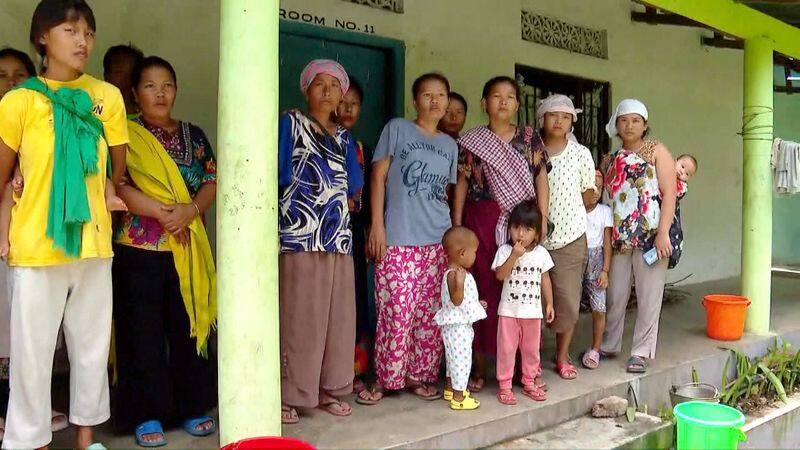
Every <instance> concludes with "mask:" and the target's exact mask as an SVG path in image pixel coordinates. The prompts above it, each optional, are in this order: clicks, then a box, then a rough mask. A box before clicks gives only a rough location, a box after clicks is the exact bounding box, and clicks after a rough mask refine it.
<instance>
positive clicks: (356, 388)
mask: <svg viewBox="0 0 800 450" xmlns="http://www.w3.org/2000/svg"><path fill="white" fill-rule="evenodd" d="M366 388H367V385H366V384H364V382H363V381H362V380H361V379H359V378H356V380H355V381H353V393H354V394H358V393H359V392H361V391H363V390H364V389H366Z"/></svg>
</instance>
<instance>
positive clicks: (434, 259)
mask: <svg viewBox="0 0 800 450" xmlns="http://www.w3.org/2000/svg"><path fill="white" fill-rule="evenodd" d="M449 92H450V84H449V82H448V81H447V78H445V77H444V76H442V75H440V74H436V73H428V74H425V75H422V76H421V77H419V78H417V79H416V80H415V81H414V85H413V87H412V93H413V95H414V107H415V108H416V110H417V118H416V119H415V120H414V121H410V120H405V119H400V118H398V119H392V120H391V121H390V122H389V123H388V124H386V126H385V127H384V128H383V132H382V133H381V137H380V140H379V141H378V146H377V148H376V149H375V156H374V157H373V160H372V179H371V192H372V193H371V197H370V202H371V206H372V227H371V231H370V236H369V243H368V251H369V252H370V254H371V256H372V257H373V258H374V259H375V260H376V266H375V298H376V304H377V310H378V326H377V332H376V335H375V370H376V374H377V383H376V385H375V386H374V387H373V388H372V389H369V390H364V391H362V392H361V393H359V397H358V399H357V401H358V402H359V403H362V404H376V403H378V401H380V399H381V398H382V397H383V393H382V389H390V390H399V389H408V390H410V391H412V392H413V393H414V394H415V395H417V396H418V397H420V398H422V399H425V400H434V399H437V398H439V396H440V394H439V392H438V391H437V390H436V388H435V387H433V386H431V385H432V384H434V383H436V380H437V378H438V375H439V364H440V361H441V357H442V340H441V337H440V336H439V329H438V327H437V326H436V324H435V323H434V322H433V316H434V314H435V313H436V310H437V309H438V305H439V300H440V295H441V281H442V273H443V272H444V268H445V266H446V264H447V261H446V259H447V258H446V255H445V252H444V250H443V249H442V245H441V241H442V236H443V235H444V233H445V231H447V229H448V228H450V226H451V222H450V209H449V207H448V205H447V188H448V185H450V184H454V183H455V181H456V171H457V163H458V161H457V159H458V158H457V155H458V148H457V147H456V143H455V141H453V139H452V138H451V137H450V136H448V135H447V134H445V133H442V132H440V131H438V130H437V126H438V124H439V120H441V118H442V117H443V116H444V114H445V112H446V110H447V104H448V94H449Z"/></svg>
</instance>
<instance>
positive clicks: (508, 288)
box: [492, 244, 553, 319]
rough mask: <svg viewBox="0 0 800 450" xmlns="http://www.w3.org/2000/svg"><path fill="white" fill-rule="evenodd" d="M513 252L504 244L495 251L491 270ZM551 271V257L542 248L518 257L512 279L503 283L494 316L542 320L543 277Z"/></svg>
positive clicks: (538, 246) (539, 246)
mask: <svg viewBox="0 0 800 450" xmlns="http://www.w3.org/2000/svg"><path fill="white" fill-rule="evenodd" d="M512 250H513V248H512V247H511V246H510V245H509V244H503V245H501V246H500V248H498V249H497V253H496V254H495V256H494V262H492V270H497V268H498V267H500V266H502V265H503V264H504V263H505V262H506V261H507V260H508V257H509V256H511V251H512ZM552 268H553V259H552V258H550V253H548V252H547V250H545V248H544V247H542V246H541V245H537V246H536V247H535V248H534V249H533V250H530V251H527V252H525V254H524V255H522V256H520V257H519V259H518V260H517V263H516V264H515V265H514V268H513V269H512V270H511V275H509V276H508V278H506V279H505V280H503V292H502V294H501V295H500V306H499V307H498V308H497V315H498V316H503V317H514V318H516V319H541V318H542V317H544V315H543V314H542V274H543V273H545V272H547V271H548V270H550V269H552Z"/></svg>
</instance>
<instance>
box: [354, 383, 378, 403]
mask: <svg viewBox="0 0 800 450" xmlns="http://www.w3.org/2000/svg"><path fill="white" fill-rule="evenodd" d="M365 393H366V394H368V395H369V397H370V398H364V397H362V395H364V394H365ZM377 394H380V397H378V398H375V395H377ZM383 396H384V392H383V390H381V389H376V388H375V387H371V388H368V389H364V390H363V391H361V392H359V393H358V395H356V403H358V404H359V405H365V406H372V405H377V404H378V403H380V401H381V400H382V399H383Z"/></svg>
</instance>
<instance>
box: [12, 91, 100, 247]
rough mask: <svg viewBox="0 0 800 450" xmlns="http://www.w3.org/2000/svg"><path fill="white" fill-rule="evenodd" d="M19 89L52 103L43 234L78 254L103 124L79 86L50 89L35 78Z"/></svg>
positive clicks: (89, 213) (89, 219)
mask: <svg viewBox="0 0 800 450" xmlns="http://www.w3.org/2000/svg"><path fill="white" fill-rule="evenodd" d="M19 88H22V89H30V90H32V91H36V92H39V93H41V94H42V95H44V96H45V97H47V98H48V99H49V100H50V103H51V104H52V108H53V128H54V130H55V145H54V148H53V184H52V186H51V187H50V205H49V208H48V211H47V237H49V238H50V239H52V240H53V246H54V247H56V248H59V249H61V250H63V251H64V253H66V254H67V256H71V257H78V256H80V253H81V228H82V226H83V224H84V223H87V222H89V221H91V220H92V213H91V211H90V210H89V201H88V199H87V197H86V176H87V175H93V174H96V173H97V140H98V139H99V138H100V137H101V136H102V135H103V123H102V122H100V119H98V118H97V117H95V116H94V114H93V113H92V99H91V98H90V97H89V94H88V93H86V91H84V90H83V89H73V88H67V87H63V88H61V89H59V90H57V91H55V92H53V91H52V90H50V88H48V87H47V85H45V84H44V82H42V80H40V79H39V78H36V77H32V78H29V79H28V80H27V81H25V82H24V83H22V84H21V85H20V86H19Z"/></svg>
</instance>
